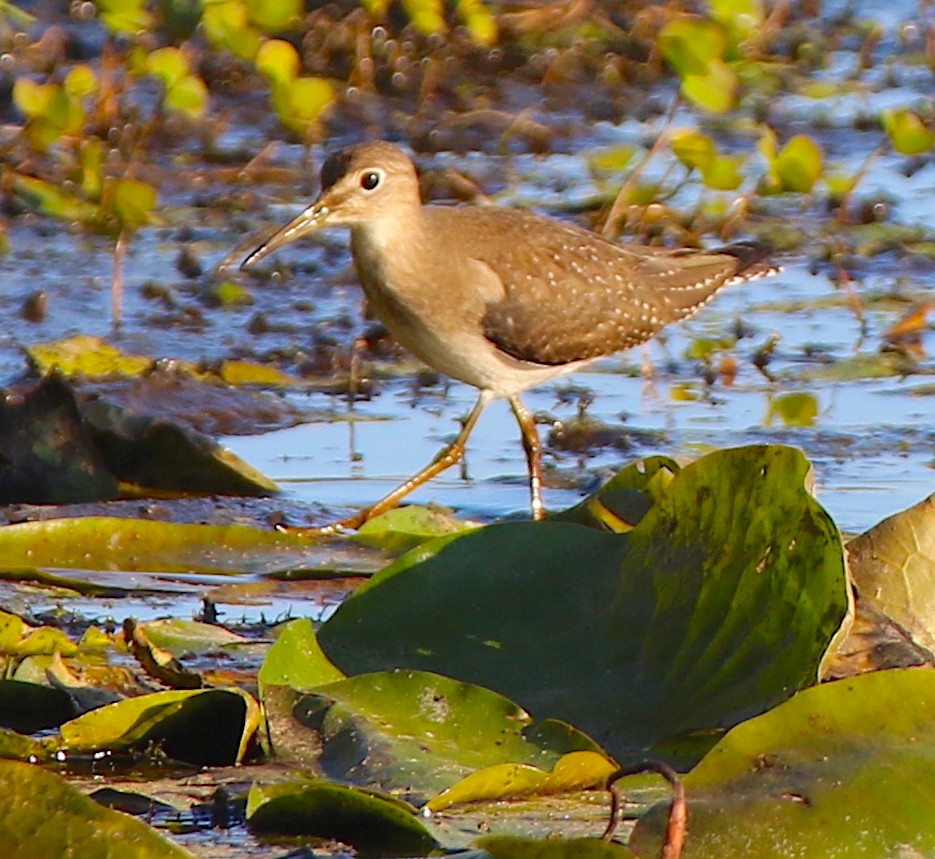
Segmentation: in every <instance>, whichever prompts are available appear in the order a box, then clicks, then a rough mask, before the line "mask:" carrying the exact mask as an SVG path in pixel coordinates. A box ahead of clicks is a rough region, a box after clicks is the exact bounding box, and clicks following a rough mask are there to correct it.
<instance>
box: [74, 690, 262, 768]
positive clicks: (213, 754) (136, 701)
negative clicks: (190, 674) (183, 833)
mask: <svg viewBox="0 0 935 859" xmlns="http://www.w3.org/2000/svg"><path fill="white" fill-rule="evenodd" d="M259 721H260V708H259V705H258V704H257V702H256V700H255V699H254V698H253V697H252V696H251V695H249V694H248V693H247V692H244V691H243V690H242V689H238V688H236V687H234V688H230V689H195V690H172V691H168V692H153V693H152V694H149V695H140V696H138V697H136V698H128V699H126V700H124V701H118V702H117V703H115V704H108V705H107V706H106V707H99V708H98V709H96V710H90V711H89V712H87V713H84V714H83V715H81V716H78V718H76V719H72V720H71V721H70V722H65V724H64V725H62V726H61V728H60V729H59V730H60V732H61V735H62V745H63V747H64V748H65V749H66V750H68V751H79V752H92V751H97V750H100V749H126V748H131V747H135V746H138V745H141V744H145V743H149V742H152V743H158V744H159V746H160V747H161V748H162V749H163V750H164V751H165V752H166V753H167V754H168V755H169V756H170V757H173V758H175V759H177V760H182V761H190V762H192V763H195V764H197V765H201V766H212V765H214V766H217V765H222V764H232V763H239V762H240V761H241V760H242V759H243V757H244V754H245V753H246V750H247V746H248V744H249V742H250V740H251V739H252V737H253V735H254V734H255V733H256V730H257V727H258V725H259Z"/></svg>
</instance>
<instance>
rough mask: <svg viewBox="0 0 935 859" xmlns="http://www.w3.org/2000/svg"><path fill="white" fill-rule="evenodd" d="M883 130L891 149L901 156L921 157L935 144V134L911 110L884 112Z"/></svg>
mask: <svg viewBox="0 0 935 859" xmlns="http://www.w3.org/2000/svg"><path fill="white" fill-rule="evenodd" d="M883 128H884V129H885V130H886V133H887V135H888V137H889V139H890V143H892V144H893V148H894V149H895V150H896V151H897V152H899V153H900V154H902V155H921V154H922V153H923V152H928V151H929V150H930V149H931V148H932V146H933V144H935V133H933V132H932V130H931V129H930V128H929V127H928V126H926V124H925V123H924V122H923V121H922V119H921V117H920V116H919V115H918V114H917V113H913V112H912V111H911V110H906V109H902V110H887V111H885V112H884V113H883Z"/></svg>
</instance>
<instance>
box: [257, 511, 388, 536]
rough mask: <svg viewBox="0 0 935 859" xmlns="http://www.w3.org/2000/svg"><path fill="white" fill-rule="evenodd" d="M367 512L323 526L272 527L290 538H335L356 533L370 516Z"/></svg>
mask: <svg viewBox="0 0 935 859" xmlns="http://www.w3.org/2000/svg"><path fill="white" fill-rule="evenodd" d="M368 513H369V511H368V510H362V511H361V512H360V513H355V514H354V515H353V516H347V517H346V518H344V519H339V520H338V521H337V522H327V523H325V524H324V525H312V526H303V527H300V526H297V525H287V524H286V523H285V522H277V523H276V525H274V526H273V527H274V528H275V530H276V531H278V532H279V533H280V534H289V535H290V536H291V537H303V538H307V539H311V540H314V539H318V538H321V537H336V536H340V535H342V534H346V533H347V532H349V531H356V530H357V529H358V528H359V527H360V526H361V525H363V524H364V522H366V521H367V520H368V519H369V518H370V516H369V515H368Z"/></svg>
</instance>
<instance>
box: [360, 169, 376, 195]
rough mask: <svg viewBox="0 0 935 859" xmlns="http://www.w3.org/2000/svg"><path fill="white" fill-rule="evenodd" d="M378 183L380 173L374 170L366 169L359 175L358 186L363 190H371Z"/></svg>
mask: <svg viewBox="0 0 935 859" xmlns="http://www.w3.org/2000/svg"><path fill="white" fill-rule="evenodd" d="M379 184H380V174H379V173H378V172H377V171H376V170H368V171H367V172H366V173H364V175H363V176H361V177H360V187H361V188H363V189H364V190H365V191H372V190H373V189H374V188H376V187H377V185H379Z"/></svg>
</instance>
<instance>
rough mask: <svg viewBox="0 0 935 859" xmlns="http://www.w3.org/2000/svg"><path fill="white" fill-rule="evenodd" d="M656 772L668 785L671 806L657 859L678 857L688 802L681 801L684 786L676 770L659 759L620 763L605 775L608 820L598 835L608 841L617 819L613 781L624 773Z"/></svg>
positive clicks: (618, 803) (617, 796) (617, 795)
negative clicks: (607, 793) (636, 762)
mask: <svg viewBox="0 0 935 859" xmlns="http://www.w3.org/2000/svg"><path fill="white" fill-rule="evenodd" d="M644 772H655V773H659V775H661V776H662V777H663V778H664V779H665V780H666V781H667V782H669V784H670V785H672V807H671V808H670V809H669V822H668V824H667V825H666V839H665V842H664V843H663V845H662V851H661V852H660V853H659V857H660V859H679V857H680V856H681V855H682V848H683V847H684V846H685V831H686V824H687V822H688V806H687V804H686V802H685V786H684V785H683V784H682V780H681V779H680V778H679V776H678V773H677V772H676V771H675V770H674V769H672V767H670V766H669V765H668V764H667V763H664V762H663V761H655V760H645V761H640V762H639V763H638V764H633V765H632V766H628V767H621V768H620V769H618V770H617V771H616V772H615V773H613V774H612V775H611V776H610V777H609V778H608V779H607V790H608V791H609V792H610V820H609V821H608V823H607V829H605V830H604V834H603V835H602V836H601V839H602V840H603V841H610V840H611V838H613V835H614V832H616V830H617V826H618V824H619V821H620V807H621V805H622V803H623V800H622V798H621V796H620V791H619V789H618V787H617V782H618V781H620V779H622V778H623V777H624V776H628V775H637V774H638V773H644Z"/></svg>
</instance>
